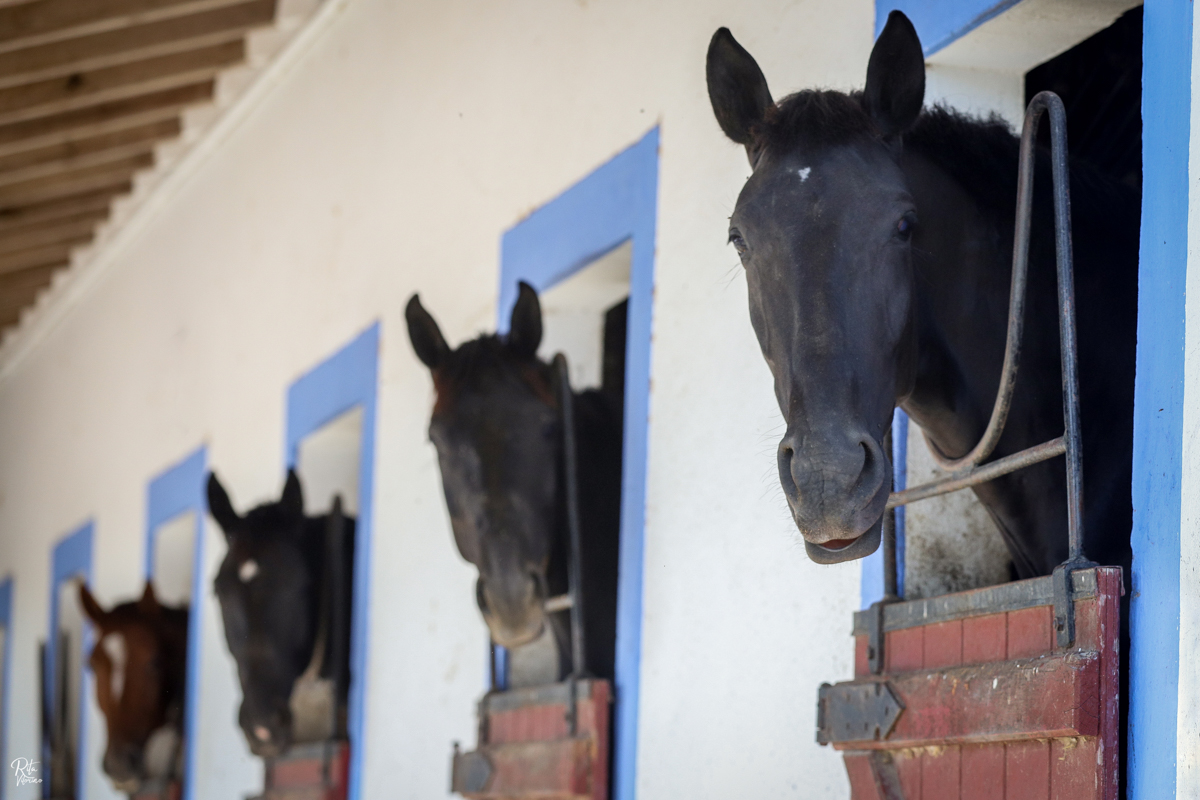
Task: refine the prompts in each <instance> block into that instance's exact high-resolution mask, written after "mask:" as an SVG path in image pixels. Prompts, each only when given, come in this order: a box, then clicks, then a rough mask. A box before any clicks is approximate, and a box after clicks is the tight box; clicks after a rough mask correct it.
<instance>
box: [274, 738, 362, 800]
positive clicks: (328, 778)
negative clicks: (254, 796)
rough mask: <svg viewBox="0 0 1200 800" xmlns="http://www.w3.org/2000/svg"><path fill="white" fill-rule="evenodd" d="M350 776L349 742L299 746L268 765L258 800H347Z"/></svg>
mask: <svg viewBox="0 0 1200 800" xmlns="http://www.w3.org/2000/svg"><path fill="white" fill-rule="evenodd" d="M349 772H350V743H349V742H344V741H339V742H329V743H317V744H308V745H299V746H296V747H293V748H292V750H291V751H289V752H288V753H286V754H284V755H282V756H280V757H278V758H274V759H271V760H269V761H267V764H266V788H265V789H264V790H263V793H262V796H261V797H260V798H258V800H346V786H347V783H348V782H349V777H350V775H349Z"/></svg>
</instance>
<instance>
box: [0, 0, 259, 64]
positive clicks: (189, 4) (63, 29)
mask: <svg viewBox="0 0 1200 800" xmlns="http://www.w3.org/2000/svg"><path fill="white" fill-rule="evenodd" d="M242 1H243V0H35V2H32V3H22V4H20V5H15V6H3V7H0V52H3V51H7V50H17V49H20V48H24V47H32V46H33V45H38V44H45V43H47V42H53V41H58V40H60V39H74V38H77V37H80V36H87V35H89V34H94V33H101V32H103V31H111V30H118V29H120V28H128V27H130V26H133V25H144V24H146V23H149V22H154V21H156V20H164V19H170V18H171V17H179V16H185V15H188V14H196V13H199V12H201V11H208V10H212V9H215V8H222V7H224V6H229V5H235V4H237V3H238V2H242Z"/></svg>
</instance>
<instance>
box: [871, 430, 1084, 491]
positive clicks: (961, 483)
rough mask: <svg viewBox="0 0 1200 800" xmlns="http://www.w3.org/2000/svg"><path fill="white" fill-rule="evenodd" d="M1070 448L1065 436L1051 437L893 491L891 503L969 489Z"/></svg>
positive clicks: (1060, 453)
mask: <svg viewBox="0 0 1200 800" xmlns="http://www.w3.org/2000/svg"><path fill="white" fill-rule="evenodd" d="M1066 451H1067V446H1066V444H1065V443H1064V441H1063V437H1061V436H1060V437H1058V438H1057V439H1051V440H1050V441H1048V442H1045V443H1043V444H1039V445H1035V446H1033V447H1030V448H1028V449H1027V450H1022V451H1021V452H1019V453H1013V454H1012V455H1011V456H1005V457H1004V458H1001V459H997V460H996V461H993V462H991V463H990V464H984V465H983V466H982V467H973V468H971V469H968V470H964V471H963V472H960V473H958V474H956V475H950V476H947V477H945V478H941V479H939V480H936V481H930V482H929V483H923V484H921V485H920V486H914V487H912V488H911V489H905V490H904V491H903V492H892V494H891V496H890V497H888V501H887V507H888V508H896V507H897V506H905V505H908V504H909V503H915V502H916V501H918V500H925V499H926V498H929V497H937V496H938V495H942V494H949V493H950V492H957V491H959V490H960V489H967V488H969V487H971V486H976V485H978V484H980V483H987V482H988V481H990V480H994V479H996V478H999V477H1000V476H1001V475H1007V474H1008V473H1010V472H1016V471H1017V470H1019V469H1024V468H1025V467H1030V466H1033V465H1034V464H1037V463H1039V462H1042V461H1046V460H1047V459H1051V458H1054V457H1055V456H1059V455H1062V454H1063V453H1065V452H1066Z"/></svg>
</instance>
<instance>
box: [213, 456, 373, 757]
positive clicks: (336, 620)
mask: <svg viewBox="0 0 1200 800" xmlns="http://www.w3.org/2000/svg"><path fill="white" fill-rule="evenodd" d="M207 494H208V509H209V513H210V514H212V517H213V519H215V520H216V522H217V524H218V525H219V526H220V527H221V530H222V531H223V532H224V534H225V541H226V544H227V545H228V551H227V552H226V554H225V558H224V560H223V561H222V562H221V567H220V569H219V570H218V571H217V576H216V578H215V579H214V581H213V588H214V590H215V592H216V595H217V600H218V601H219V603H220V605H221V618H222V620H223V621H224V625H225V641H226V643H227V645H228V646H229V652H230V653H231V654H232V655H233V658H234V660H235V661H236V662H237V671H238V679H239V681H240V683H241V687H242V704H241V708H240V710H239V711H238V724H239V726H240V727H241V729H242V733H243V734H244V735H245V737H246V741H247V743H248V744H249V746H250V751H251V752H252V753H254V754H255V755H257V756H261V757H264V758H274V757H276V756H279V755H282V754H283V753H285V752H286V751H287V750H288V748H289V747H291V745H292V744H293V743H294V742H296V741H306V740H312V739H325V738H330V737H345V735H346V707H347V706H346V703H347V691H346V676H348V675H349V652H350V648H349V641H350V619H351V593H352V587H353V564H354V519H353V518H352V517H344V518H343V517H342V515H341V512H340V502H337V501H335V504H334V510H333V511H332V512H331V513H330V514H326V515H323V516H318V517H310V516H306V515H305V513H304V497H303V492H302V490H301V487H300V479H299V477H298V476H297V475H296V473H295V471H294V470H289V471H288V476H287V481H286V483H285V484H284V487H283V494H282V496H281V497H280V499H279V500H278V501H277V502H273V503H264V504H263V505H260V506H258V507H256V508H254V509H252V510H250V511H249V512H247V513H246V514H245V515H239V514H238V513H237V512H236V511H234V509H233V504H232V503H231V502H230V500H229V495H228V493H226V491H225V488H224V487H223V486H222V485H221V482H220V481H219V480H218V479H217V476H216V474H215V473H209V476H208V486H207ZM343 519H344V522H343ZM339 524H341V525H342V526H343V528H342V530H343V534H342V535H340V537H339V538H338V539H334V538H332V536H333V529H334V528H336V527H337V526H338V525H339ZM335 562H340V566H339V565H338V564H336V563H335ZM322 681H324V683H323V684H322V683H321V682H322ZM330 682H332V685H330ZM310 690H311V691H310ZM322 692H323V693H324V696H323V697H322ZM314 698H315V699H314ZM331 704H332V707H331ZM314 716H316V717H318V719H313V717H314Z"/></svg>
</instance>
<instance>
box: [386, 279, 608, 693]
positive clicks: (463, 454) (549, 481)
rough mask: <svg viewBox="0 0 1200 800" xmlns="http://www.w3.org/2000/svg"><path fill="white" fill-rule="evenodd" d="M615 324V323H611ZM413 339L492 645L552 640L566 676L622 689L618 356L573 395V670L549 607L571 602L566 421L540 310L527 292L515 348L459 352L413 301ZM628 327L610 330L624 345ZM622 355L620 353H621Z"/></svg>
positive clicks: (484, 344)
mask: <svg viewBox="0 0 1200 800" xmlns="http://www.w3.org/2000/svg"><path fill="white" fill-rule="evenodd" d="M611 313H612V312H610V315H611ZM405 318H406V320H407V322H408V333H409V338H410V340H411V342H412V346H413V350H414V351H415V352H416V355H417V357H418V358H419V359H420V360H421V361H422V362H423V363H424V364H425V366H427V367H428V368H429V369H430V372H431V374H432V377H433V385H434V388H435V391H436V401H435V403H434V407H433V414H432V417H431V419H430V423H429V438H430V440H431V441H432V442H433V444H434V447H435V448H436V450H437V456H438V463H439V466H440V468H441V477H442V489H443V492H444V494H445V497H446V506H447V508H448V510H449V513H450V525H451V528H452V530H453V534H454V542H455V544H456V545H457V547H458V552H459V554H460V555H461V556H462V557H463V558H464V559H466V560H467V561H469V562H470V563H471V564H473V565H475V567H476V568H477V569H478V579H477V581H476V590H475V599H476V602H477V604H478V606H479V611H480V613H481V614H482V615H483V620H484V622H485V623H486V624H487V627H488V630H489V632H490V634H491V637H492V641H493V642H495V643H496V644H499V645H502V646H504V647H506V648H520V647H522V646H526V645H528V644H530V643H531V642H533V641H534V640H535V639H537V638H538V637H539V636H541V635H542V633H543V631H545V630H547V629H549V631H550V633H551V634H552V635H553V637H554V641H555V643H556V644H557V648H556V649H557V653H556V655H557V678H558V679H561V678H563V677H565V676H566V675H569V674H571V673H573V672H577V670H580V667H581V666H585V667H586V669H587V670H588V671H589V672H590V673H591V674H593V675H595V676H596V677H600V678H609V679H611V678H612V677H613V670H614V664H613V661H614V653H615V640H616V608H617V603H616V596H617V555H618V540H619V533H620V506H621V444H622V439H621V436H622V430H623V428H622V424H623V422H622V408H623V398H622V394H621V385H622V384H621V376H623V374H624V360H623V356H622V357H621V358H620V359H618V358H615V357H612V358H610V357H607V355H606V358H605V364H606V366H605V370H604V372H605V376H604V379H603V382H602V386H601V388H600V389H588V390H585V391H582V392H578V393H575V392H572V398H573V402H572V405H573V408H574V420H575V425H574V429H575V435H576V441H577V443H578V444H577V452H578V458H577V459H576V460H577V469H578V478H577V485H578V492H579V493H578V497H579V519H580V540H581V542H580V554H579V558H580V567H581V569H580V571H581V573H582V575H581V586H580V595H581V597H582V604H583V608H582V611H583V615H584V617H583V622H584V631H585V636H584V658H585V660H586V665H576V664H574V663H573V660H572V656H571V652H570V651H571V648H570V646H569V644H568V643H569V642H570V635H571V627H570V625H571V623H570V619H569V615H568V614H566V613H548V612H547V611H546V610H545V604H546V601H547V599H549V598H551V597H554V596H556V595H561V594H563V593H564V592H566V591H567V588H568V581H567V571H568V553H569V530H568V527H567V518H566V501H565V483H564V466H565V458H564V453H563V447H564V443H563V415H562V405H561V402H560V394H559V392H560V389H561V388H562V387H561V386H560V385H559V383H558V378H557V376H556V373H555V370H554V368H553V366H552V365H551V364H549V363H547V362H545V361H543V360H541V359H539V358H538V356H537V349H538V345H539V344H540V343H541V339H542V312H541V304H540V301H539V300H538V296H537V292H536V291H534V289H533V288H532V287H530V286H529V285H528V284H526V283H524V282H522V283H521V284H520V290H519V294H518V298H517V302H516V305H515V306H514V307H513V310H512V316H511V322H510V327H509V332H508V334H507V335H506V336H497V335H482V336H479V337H478V338H476V339H474V340H471V341H468V342H465V343H463V344H461V345H459V347H458V348H457V349H455V350H451V349H450V347H449V345H447V344H446V340H445V338H444V337H443V336H442V332H441V329H440V328H439V327H438V324H437V322H436V321H434V319H433V317H432V316H431V315H430V314H429V312H427V311H426V310H425V308H424V307H423V306H422V305H421V301H420V298H419V297H418V295H415V294H414V295H413V296H412V298H411V299H410V300H409V301H408V305H407V308H406V309H405ZM622 323H623V320H616V321H615V322H614V319H609V320H607V322H606V328H608V330H607V331H606V337H605V338H606V341H607V342H611V337H612V336H613V332H614V331H617V329H619V331H617V332H618V335H619V336H620V337H621V342H623V341H624V339H623V331H624V326H623V324H622ZM614 349H620V350H621V351H622V352H623V350H624V348H623V345H622V346H620V347H619V348H614Z"/></svg>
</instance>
